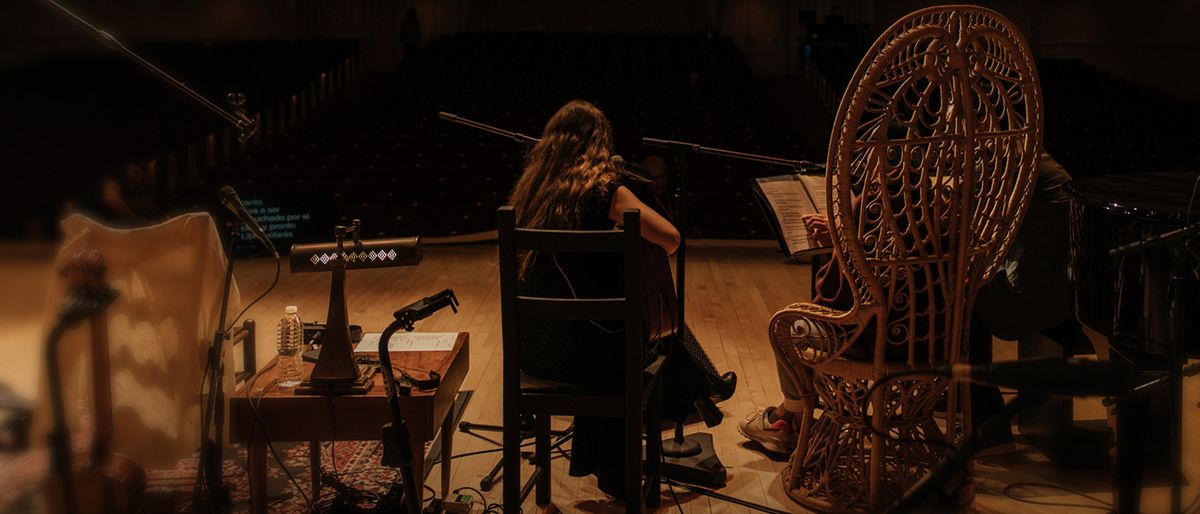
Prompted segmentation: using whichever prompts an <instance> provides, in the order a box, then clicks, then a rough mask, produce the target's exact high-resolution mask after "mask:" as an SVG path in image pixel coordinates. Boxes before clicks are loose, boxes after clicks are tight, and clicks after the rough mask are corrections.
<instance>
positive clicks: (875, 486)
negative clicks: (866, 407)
mask: <svg viewBox="0 0 1200 514" xmlns="http://www.w3.org/2000/svg"><path fill="white" fill-rule="evenodd" d="M885 394H887V388H886V387H881V388H879V389H877V390H875V393H874V395H873V398H871V399H870V402H871V409H872V413H871V420H870V423H871V424H872V425H873V426H874V427H875V430H877V431H880V432H882V431H884V429H885V426H884V422H885V421H886V415H885V413H884V412H883V410H884V409H883V405H884V402H883V400H884V395H885ZM867 470H868V471H867V474H868V475H867V479H868V482H867V484H868V485H867V508H868V509H869V510H870V511H871V512H879V511H880V509H881V508H882V506H881V505H880V504H879V502H880V501H881V500H882V498H881V496H882V486H881V484H882V480H883V477H882V473H883V438H882V437H879V435H877V434H871V462H870V464H869V465H868V467H867Z"/></svg>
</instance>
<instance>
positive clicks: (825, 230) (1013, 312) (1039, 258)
mask: <svg viewBox="0 0 1200 514" xmlns="http://www.w3.org/2000/svg"><path fill="white" fill-rule="evenodd" d="M1070 178H1071V177H1070V175H1068V174H1067V173H1066V171H1065V170H1064V169H1063V167H1062V166H1061V165H1059V164H1058V163H1057V162H1056V161H1055V160H1054V158H1053V157H1051V156H1050V154H1048V153H1045V152H1042V154H1041V155H1040V156H1039V159H1038V168H1037V183H1036V185H1035V188H1034V191H1035V194H1034V195H1033V197H1032V199H1031V201H1030V204H1029V209H1028V211H1027V213H1026V217H1025V222H1024V223H1023V224H1022V225H1021V227H1019V228H1018V231H1017V236H1016V244H1015V245H1014V246H1013V247H1012V248H1010V249H1009V255H1008V256H1007V258H1006V264H1005V270H1007V271H1008V273H1005V272H1004V271H1002V272H1001V273H1000V274H998V275H997V276H996V277H994V278H993V279H992V281H991V282H988V283H987V284H985V285H984V286H983V287H982V288H981V289H980V291H979V294H978V296H977V298H976V305H975V311H974V315H973V317H972V324H971V337H970V339H969V341H967V343H968V344H970V359H971V364H990V363H991V355H992V336H991V333H990V332H989V331H995V330H996V327H997V326H1000V325H1007V326H1006V327H1004V330H1003V332H1004V333H1006V334H1026V335H1028V334H1034V333H1038V332H1040V331H1042V330H1044V329H1046V328H1048V327H1050V326H1053V325H1054V324H1055V323H1057V322H1059V321H1062V319H1064V317H1065V316H1069V315H1070V314H1071V310H1070V302H1071V301H1072V299H1071V297H1070V289H1069V287H1070V286H1069V285H1068V283H1067V280H1066V279H1065V277H1066V264H1067V252H1066V250H1067V246H1066V241H1065V239H1064V234H1065V233H1066V231H1067V228H1066V223H1067V217H1066V211H1065V207H1064V205H1065V202H1066V200H1065V199H1064V197H1063V196H1062V193H1061V192H1060V191H1059V187H1060V186H1061V185H1062V184H1063V183H1064V182H1066V181H1068V180H1070ZM856 200H857V199H856ZM855 208H856V209H857V205H855ZM802 220H803V222H804V225H805V227H806V228H807V229H808V237H809V239H811V240H812V241H813V245H814V246H815V247H829V246H832V245H833V236H832V232H831V231H830V228H829V219H828V218H827V217H825V216H824V215H820V214H813V215H805V216H803V218H802ZM1022 243H1025V246H1027V247H1028V249H1022ZM1018 263H1019V264H1020V265H1021V269H1022V270H1026V269H1027V270H1028V272H1027V273H1026V276H1025V277H1024V282H1023V283H1022V284H1023V285H1022V287H1017V286H1016V285H1015V278H1016V277H1015V276H1010V274H1015V270H1016V269H1017V264H1018ZM1035 271H1036V272H1037V273H1036V274H1035V273H1034V272H1035ZM1059 279H1061V280H1059ZM816 280H817V283H816V284H815V287H814V288H813V290H814V296H813V300H812V302H813V303H816V304H818V305H825V306H828V307H832V308H835V309H839V310H848V309H850V308H851V306H852V305H853V303H854V299H853V298H852V297H851V296H850V285H849V283H848V282H847V281H846V280H845V278H844V277H843V276H842V274H841V271H840V268H839V267H838V265H837V261H836V260H834V259H831V260H830V261H829V262H828V263H826V264H825V265H824V266H823V267H822V268H821V269H819V270H818V271H817V277H816ZM1063 305H1066V307H1063ZM1009 338H1011V339H1016V338H1017V336H1016V335H1010V336H1009ZM870 339H871V338H870V337H864V336H860V337H859V339H858V341H857V342H856V343H855V344H854V345H853V346H851V348H850V349H849V350H847V351H846V352H845V353H844V354H843V356H845V357H847V358H850V359H857V360H870V359H871V355H870V354H871V352H870V350H871V348H870V345H868V344H864V343H863V342H864V341H869V340H870ZM897 348H899V347H897ZM888 350H892V348H888ZM903 357H904V356H903V355H898V354H897V355H893V352H890V351H889V352H888V356H887V359H888V360H889V361H898V360H903ZM776 368H777V372H778V374H779V382H780V387H781V389H782V390H783V396H784V400H783V403H781V404H779V405H778V406H774V407H767V408H765V409H759V410H755V411H753V412H751V413H749V414H748V415H747V416H746V419H745V420H744V421H742V422H741V423H740V424H739V425H738V429H739V431H740V432H741V433H742V435H743V436H745V437H746V438H748V439H750V440H752V441H754V442H757V443H759V444H760V445H761V446H762V447H763V448H764V449H766V450H767V451H769V452H772V453H779V454H786V453H790V452H791V451H792V449H793V448H795V445H796V441H795V432H794V430H793V427H794V426H799V420H797V419H795V418H796V416H798V415H799V414H800V413H802V412H803V411H804V408H803V403H802V398H803V397H804V396H808V397H810V398H812V397H814V396H815V392H813V391H812V390H811V386H809V385H807V384H808V383H811V381H812V378H811V376H810V375H809V373H810V372H809V370H807V369H805V368H802V369H793V370H792V371H794V372H796V373H798V374H801V375H804V376H798V377H797V378H798V379H799V381H800V382H801V384H800V386H799V387H797V385H796V384H793V382H792V380H790V379H789V378H788V368H789V365H788V363H787V362H786V361H785V360H784V359H782V358H780V357H778V356H777V357H776ZM803 389H809V390H808V391H804V390H803ZM814 400H815V398H814ZM971 402H972V409H971V416H972V419H973V420H974V422H975V426H978V425H979V424H980V423H982V422H983V421H984V420H986V419H988V418H989V417H991V415H992V414H994V413H995V412H997V411H999V410H1000V408H1002V407H1003V405H1004V400H1003V398H1001V396H1000V390H999V389H998V388H996V387H993V386H972V387H971ZM985 444H986V445H987V448H985V450H984V451H983V453H985V454H986V453H992V454H995V453H1000V452H1004V451H1011V449H1012V447H1013V439H1012V433H1011V431H1006V432H1002V433H1001V434H999V435H997V436H996V438H995V439H994V440H991V441H985Z"/></svg>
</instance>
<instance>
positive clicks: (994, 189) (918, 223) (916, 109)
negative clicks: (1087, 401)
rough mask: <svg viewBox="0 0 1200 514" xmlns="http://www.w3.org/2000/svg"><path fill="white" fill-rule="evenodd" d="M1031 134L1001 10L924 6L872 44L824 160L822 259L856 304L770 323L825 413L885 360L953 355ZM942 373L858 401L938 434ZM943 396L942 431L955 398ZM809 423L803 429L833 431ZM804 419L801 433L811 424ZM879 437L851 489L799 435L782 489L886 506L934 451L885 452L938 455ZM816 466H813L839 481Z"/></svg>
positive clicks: (1022, 177)
mask: <svg viewBox="0 0 1200 514" xmlns="http://www.w3.org/2000/svg"><path fill="white" fill-rule="evenodd" d="M1041 139H1042V105H1041V89H1040V86H1039V82H1038V77H1037V71H1036V69H1035V66H1034V60H1033V57H1032V55H1031V54H1030V52H1029V49H1028V46H1027V44H1026V43H1025V40H1024V38H1023V37H1022V36H1021V34H1020V33H1019V32H1018V31H1017V30H1016V29H1015V28H1014V26H1013V24H1012V23H1011V22H1010V21H1008V20H1007V19H1006V18H1004V17H1003V16H1001V15H999V14H997V13H995V12H993V11H990V10H987V9H983V8H979V7H974V6H942V7H934V8H928V9H923V10H920V11H917V12H914V13H912V14H910V15H908V16H906V17H904V18H902V19H900V20H899V21H897V22H896V23H895V24H893V25H892V26H891V28H889V29H888V30H887V31H886V32H885V33H884V34H883V35H882V36H880V37H879V39H878V40H877V41H876V42H875V44H874V45H873V46H872V47H871V49H870V51H869V52H868V53H867V55H866V56H865V57H864V58H863V60H862V62H861V63H860V64H859V66H858V69H857V71H856V72H855V74H854V77H853V78H852V79H851V81H850V85H849V86H848V88H847V90H846V93H845V95H844V96H843V97H842V101H841V105H840V108H839V110H838V113H837V119H836V120H835V122H834V129H833V133H832V135H831V138H830V145H829V155H828V163H827V164H828V169H829V172H828V176H827V181H828V186H829V191H830V196H829V205H828V212H829V213H830V226H831V231H832V233H833V237H834V258H835V259H836V262H837V264H838V267H839V268H840V270H841V273H842V275H843V277H844V278H845V281H846V283H848V284H849V286H850V288H851V291H852V293H853V299H854V305H853V307H851V308H850V309H849V310H847V311H838V310H834V309H828V308H823V307H819V306H815V305H812V304H796V305H793V306H789V307H788V308H787V309H784V310H783V311H780V313H779V314H777V315H776V317H775V318H774V319H773V320H772V327H771V333H772V338H773V340H774V342H775V344H776V345H777V348H778V349H779V351H780V352H781V354H783V355H784V357H786V358H787V359H788V360H789V361H790V362H792V363H793V366H794V367H804V366H807V367H808V368H810V369H811V370H812V371H813V372H815V373H816V376H815V378H814V383H815V386H816V389H817V393H818V394H820V396H821V398H822V401H823V403H826V404H827V405H825V407H826V412H829V411H830V410H833V411H834V417H835V418H838V417H841V418H846V417H853V416H854V415H855V413H856V412H860V411H859V409H858V407H857V406H856V405H853V404H854V403H855V402H856V401H857V400H860V399H861V398H862V397H863V395H864V394H863V393H864V390H865V386H866V385H867V384H868V382H869V381H872V380H874V379H876V378H878V377H879V376H882V375H883V374H886V373H888V372H891V371H896V370H898V369H905V368H912V367H922V366H926V365H933V364H937V363H940V362H945V361H947V360H948V361H951V362H954V361H962V360H965V359H966V355H965V348H964V347H963V345H962V342H963V341H964V340H965V339H966V335H967V329H968V327H969V323H970V315H971V305H972V302H973V300H974V296H975V291H976V289H977V288H978V287H979V286H980V285H982V284H983V283H985V282H986V281H987V280H988V279H989V278H990V277H991V276H992V275H993V274H994V273H995V271H996V269H997V268H998V266H999V265H1000V263H1001V261H1002V260H1003V258H1004V256H1005V254H1006V253H1007V251H1008V248H1009V245H1010V244H1011V242H1012V238H1013V236H1014V234H1015V229H1016V227H1017V226H1018V225H1019V223H1020V221H1021V217H1022V215H1023V214H1024V211H1025V207H1026V205H1027V204H1028V200H1029V197H1030V195H1031V193H1032V189H1033V183H1034V179H1035V175H1034V174H1035V165H1036V162H1037V158H1038V154H1039V152H1040V148H1041V142H1042V141H1041ZM831 278H833V277H831ZM798 333H799V334H798ZM814 334H815V335H814ZM798 335H799V336H801V337H798ZM863 339H866V340H865V341H864V340H863ZM870 340H873V342H874V345H873V347H871V348H872V350H873V354H872V362H871V363H866V362H861V361H859V362H857V363H856V362H852V361H853V359H847V358H844V357H845V355H843V354H844V352H846V350H847V349H848V348H850V347H851V346H852V345H855V344H863V343H866V342H868V341H870ZM848 361H849V362H848ZM800 374H803V373H800ZM847 379H853V385H851V382H850V381H848V380H847ZM945 387H946V386H945V384H944V382H942V381H940V380H937V381H928V380H927V381H924V382H922V381H913V382H908V381H900V382H897V384H896V385H895V386H893V387H889V388H884V389H886V391H887V392H886V393H883V394H882V395H881V396H879V397H877V398H876V399H872V410H873V411H874V412H876V413H880V412H881V411H882V412H884V413H885V414H886V416H874V418H875V419H873V420H872V422H873V423H875V424H876V426H877V427H878V428H885V426H886V428H888V429H896V428H897V425H896V424H904V423H909V424H912V425H913V426H909V427H899V428H898V430H896V432H898V433H904V434H908V435H909V436H913V435H914V434H917V435H920V434H925V435H928V436H929V437H942V436H941V434H940V431H939V430H937V428H936V426H935V425H931V423H932V417H931V414H932V401H934V400H936V397H939V396H941V391H944V390H945ZM906 388H908V389H906ZM910 389H911V390H910ZM917 389H920V391H918V390H917ZM848 391H854V393H851V394H847V392H848ZM905 397H907V398H908V399H904V398H905ZM913 398H918V400H915V401H918V402H921V403H922V404H921V405H913V404H912V401H913V400H912V399H913ZM953 399H954V394H951V400H953ZM830 403H832V404H833V405H829V404H830ZM949 403H950V412H951V415H950V416H949V417H948V419H950V420H951V427H950V428H949V429H948V431H949V433H954V432H953V430H954V427H953V423H954V420H955V416H954V414H953V413H954V403H955V402H954V401H951V402H949ZM925 404H928V405H925ZM925 411H928V412H929V414H930V417H929V419H925V417H924V415H923V413H924V412H925ZM966 417H967V416H964V418H966ZM823 421H825V420H824V417H823V419H822V420H818V421H817V422H816V425H817V427H816V428H818V429H822V430H825V431H829V430H832V428H831V426H829V424H828V423H826V425H822V422H823ZM861 421H862V420H860V422H861ZM839 422H844V423H849V424H850V425H854V424H855V422H853V421H846V420H844V419H843V420H841V421H839ZM859 426H861V425H859ZM810 428H811V427H809V428H806V429H805V430H802V434H801V435H802V437H817V436H819V435H820V434H812V433H811V430H810ZM931 431H932V432H939V433H937V434H934V433H929V432H931ZM868 434H869V432H868ZM832 435H834V434H826V436H832ZM843 435H845V434H844V431H843ZM861 439H864V440H863V441H862V442H863V443H864V444H865V443H866V442H867V441H866V439H868V438H861ZM881 443H884V441H881V440H877V441H875V444H873V445H866V446H868V447H873V448H872V449H870V450H863V451H862V452H851V453H857V454H858V455H860V456H861V457H863V458H866V457H867V453H869V454H870V457H869V460H870V463H869V469H862V468H860V469H859V470H858V471H861V472H864V473H865V474H866V475H868V476H859V477H858V479H859V480H860V482H861V481H862V480H863V479H866V480H867V482H866V483H862V487H849V488H847V487H845V485H846V484H840V485H839V486H838V487H833V488H829V487H826V488H825V489H821V486H820V484H818V483H817V482H820V481H821V479H820V473H822V472H823V471H820V470H819V469H818V468H820V467H821V466H834V467H841V468H844V467H845V466H846V463H839V462H837V461H836V459H835V458H834V456H831V453H839V455H841V456H842V457H844V456H845V455H849V454H847V453H845V452H833V451H832V450H828V449H822V448H815V449H811V448H809V446H810V445H808V444H806V443H805V442H801V443H800V445H799V446H800V447H802V448H803V451H804V452H805V453H806V455H799V454H800V453H801V449H799V448H798V450H797V455H794V456H793V464H792V466H791V469H790V471H787V472H785V478H788V479H791V481H792V483H791V484H790V488H794V490H791V491H789V494H791V495H792V497H793V498H795V499H797V500H798V501H801V503H804V504H805V505H806V506H809V507H814V508H821V509H832V510H847V509H849V510H860V509H870V510H876V509H879V508H882V507H883V506H884V505H880V504H879V502H880V501H881V498H882V496H881V493H884V491H883V489H890V491H888V492H887V494H886V495H887V496H892V495H894V494H896V493H897V491H900V490H903V488H905V487H906V486H907V483H910V480H909V479H910V478H912V477H906V476H905V475H909V474H911V475H913V476H914V477H919V476H920V474H922V473H923V469H928V468H927V466H928V465H929V464H931V463H932V462H916V463H914V464H916V465H915V466H896V467H899V468H901V469H892V467H893V466H888V469H883V465H884V464H883V462H882V461H883V460H886V459H891V460H890V461H889V462H900V461H904V460H912V459H914V455H913V454H914V453H915V454H924V457H923V458H924V459H930V460H933V461H936V459H937V458H938V455H939V454H940V452H939V451H925V452H922V451H914V450H912V449H910V450H905V449H901V448H898V447H896V448H894V449H895V450H896V451H898V452H900V453H903V454H905V455H901V456H886V457H885V455H883V454H884V453H886V452H888V451H889V450H888V449H887V448H892V447H893V446H895V445H893V444H892V443H887V444H881ZM815 444H821V445H825V441H821V442H819V443H815ZM926 448H929V447H926ZM810 449H811V451H810ZM897 457H900V458H899V460H897ZM917 460H921V459H919V458H918V459H917ZM822 462H823V464H822ZM813 466H816V467H817V468H814V467H813ZM851 467H857V466H851ZM904 468H907V469H906V470H904ZM806 469H807V471H806ZM902 470H903V471H902ZM828 471H829V470H824V472H825V477H826V478H825V479H824V480H825V481H829V480H837V479H832V478H829V477H830V474H829V473H828ZM847 471H849V470H847ZM813 472H816V473H817V474H813ZM787 473H791V476H787V475H786V474H787ZM836 474H837V473H833V475H836ZM856 474H858V473H857V472H850V475H848V476H847V477H845V478H846V479H850V476H851V475H856ZM806 476H807V477H808V478H805V477H806ZM893 482H894V483H893ZM868 484H869V486H868ZM826 485H827V486H828V485H830V484H826ZM818 490H820V491H818ZM839 495H843V496H849V497H841V498H839V497H838V496H839ZM863 495H865V497H864V496H863ZM818 497H820V498H818Z"/></svg>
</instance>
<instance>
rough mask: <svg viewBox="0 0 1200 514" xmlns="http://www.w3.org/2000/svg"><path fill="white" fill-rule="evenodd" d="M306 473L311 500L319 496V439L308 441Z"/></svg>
mask: <svg viewBox="0 0 1200 514" xmlns="http://www.w3.org/2000/svg"><path fill="white" fill-rule="evenodd" d="M308 473H309V484H310V485H311V487H312V499H313V502H316V501H317V498H320V497H321V441H309V442H308Z"/></svg>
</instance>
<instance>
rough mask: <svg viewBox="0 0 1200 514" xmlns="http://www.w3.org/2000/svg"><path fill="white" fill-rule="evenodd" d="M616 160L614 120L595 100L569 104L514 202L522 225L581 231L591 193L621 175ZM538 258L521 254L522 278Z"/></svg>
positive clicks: (529, 165)
mask: <svg viewBox="0 0 1200 514" xmlns="http://www.w3.org/2000/svg"><path fill="white" fill-rule="evenodd" d="M611 158H612V125H611V124H609V122H608V118H606V117H605V116H604V113H603V112H601V111H600V109H598V108H597V107H596V106H595V105H592V104H591V103H590V102H586V101H583V100H572V101H570V102H567V104H566V105H564V106H562V108H561V109H559V110H558V112H556V113H554V116H552V117H551V118H550V121H548V122H546V128H545V129H543V130H542V139H541V141H539V142H538V143H537V144H536V145H534V146H533V149H532V150H530V152H529V158H528V159H527V161H526V163H525V170H524V171H522V172H521V178H519V179H517V185H516V186H514V187H513V191H512V195H511V196H510V197H509V199H508V202H509V205H512V206H513V208H514V209H515V211H516V215H517V226H519V227H523V228H543V229H558V230H572V229H578V228H579V226H580V222H581V218H582V216H583V207H584V205H585V203H586V202H584V200H585V199H586V197H587V195H588V194H589V193H590V192H592V191H593V190H595V189H596V188H598V187H601V186H603V185H605V184H607V183H608V182H610V181H612V180H614V179H615V178H616V176H617V171H616V169H615V168H614V167H613V164H612V161H611ZM533 259H534V256H533V255H532V254H531V253H529V252H525V253H523V254H521V255H520V256H518V264H519V265H520V267H519V269H520V276H521V278H522V279H524V277H525V272H526V270H528V269H529V266H530V265H532V264H533Z"/></svg>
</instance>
